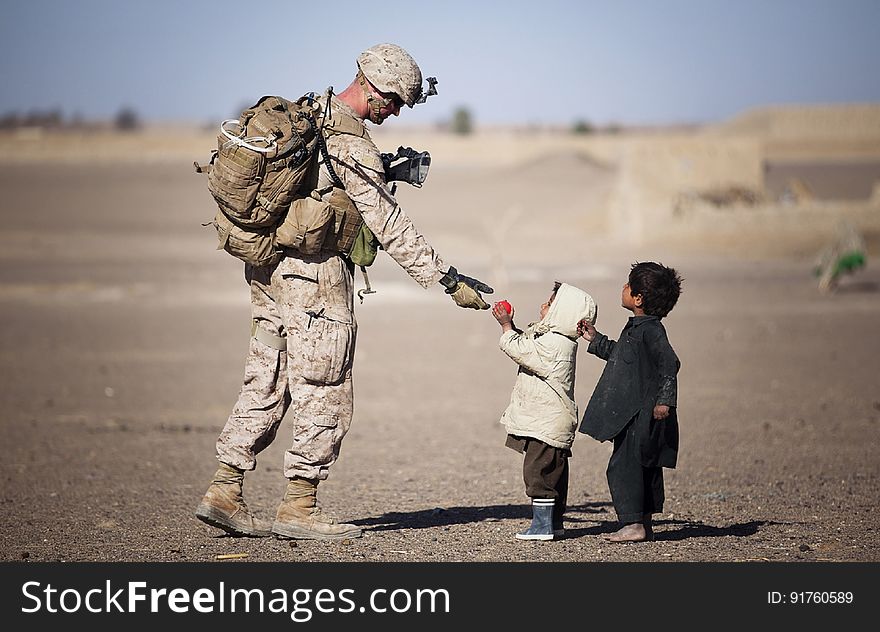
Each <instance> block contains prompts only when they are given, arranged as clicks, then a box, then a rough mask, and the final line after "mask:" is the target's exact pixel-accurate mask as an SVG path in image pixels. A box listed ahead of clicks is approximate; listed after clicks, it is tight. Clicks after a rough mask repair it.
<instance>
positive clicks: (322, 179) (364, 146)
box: [217, 97, 449, 480]
mask: <svg viewBox="0 0 880 632" xmlns="http://www.w3.org/2000/svg"><path fill="white" fill-rule="evenodd" d="M331 115H332V117H333V118H332V120H333V121H335V122H338V123H340V124H344V126H345V127H348V128H349V129H350V130H356V131H357V132H358V133H344V134H331V135H329V137H328V138H327V147H328V150H329V152H330V155H331V160H332V164H333V167H334V169H335V171H336V173H337V175H338V176H339V178H340V179H341V180H342V182H343V183H344V184H345V191H346V193H347V194H348V196H349V197H350V198H351V200H352V201H353V202H354V204H355V205H356V206H357V208H358V210H359V211H360V213H361V214H362V216H363V218H364V221H365V222H366V224H367V226H368V227H369V228H370V230H371V231H372V232H373V234H374V235H375V236H376V238H377V239H378V240H379V242H380V243H381V244H382V247H383V249H384V250H385V252H387V253H388V254H389V255H390V256H391V257H392V258H393V259H394V260H395V261H396V262H397V263H398V264H399V265H400V266H401V267H402V268H403V269H404V270H406V271H407V273H409V275H410V276H411V277H412V278H413V279H415V280H416V281H417V282H418V283H419V284H421V285H422V286H424V287H425V288H427V287H429V286H431V285H433V284H435V283H437V282H438V281H439V280H440V278H441V277H442V276H443V275H444V273H445V272H446V270H447V269H448V267H449V266H447V265H445V264H444V263H443V261H441V259H440V258H439V257H438V256H437V254H436V253H435V252H434V250H433V248H431V246H430V245H429V244H428V243H427V241H426V240H425V238H424V237H423V236H422V235H421V233H419V232H418V231H417V230H416V228H415V226H414V225H413V223H412V221H411V220H410V218H409V217H407V215H406V214H405V213H404V212H403V211H402V210H401V209H400V207H399V206H398V205H397V202H396V201H395V199H394V197H393V195H392V194H391V192H390V190H389V189H388V186H387V185H386V183H385V172H384V168H383V166H382V161H381V158H380V156H379V150H378V149H377V148H376V145H375V144H374V143H373V141H372V140H371V139H370V136H369V134H368V133H367V131H366V129H365V127H364V126H363V122H362V121H361V119H359V118H358V117H356V116H355V113H354V111H353V110H352V109H351V108H350V107H349V106H348V105H346V104H345V103H343V102H342V101H340V100H338V99H336V98H335V97H333V98H332V101H331ZM330 183H331V179H330V176H329V174H328V173H327V169H326V167H324V166H323V165H322V167H321V169H320V172H319V177H318V188H319V189H320V188H322V187H324V186H326V185H329V184H330ZM352 270H353V267H352V266H351V265H350V264H349V263H348V262H347V261H346V260H345V259H343V258H342V257H341V256H339V255H337V254H334V253H331V252H327V253H322V254H321V255H319V256H315V257H304V256H300V255H297V254H295V253H293V252H292V251H288V254H287V256H285V257H284V258H283V259H282V260H281V261H280V262H279V263H278V264H277V266H274V267H253V266H247V267H246V269H245V276H246V278H247V280H248V282H249V283H250V288H251V304H252V309H253V319H254V322H255V324H256V326H257V327H259V328H261V329H262V330H263V331H264V332H267V333H268V334H271V335H273V336H276V337H278V338H283V339H286V341H287V349H286V351H282V350H279V349H277V348H274V347H273V346H272V345H271V341H272V340H271V336H270V337H269V342H270V344H267V343H266V342H264V341H262V340H265V336H263V337H262V340H260V339H257V337H254V338H252V339H251V341H250V349H249V351H248V356H247V361H246V364H245V375H244V385H243V386H242V389H241V393H240V394H239V397H238V401H237V402H236V404H235V407H234V409H233V411H232V414H231V415H230V417H229V419H228V420H227V422H226V425H225V426H224V428H223V431H222V432H221V434H220V437H219V439H218V440H217V456H218V458H219V460H220V461H221V462H223V463H226V464H229V465H232V466H234V467H236V468H239V469H241V470H253V469H254V468H255V467H256V455H257V454H258V453H259V452H260V451H261V450H263V449H265V448H266V447H267V446H268V445H269V444H270V443H271V442H272V440H273V439H274V438H275V433H276V431H277V429H278V426H279V424H280V423H281V420H282V419H283V418H284V415H285V413H286V412H287V410H288V408H290V407H291V405H292V408H293V411H292V414H293V415H294V418H293V428H294V430H293V443H292V445H291V446H290V448H289V449H288V450H287V453H286V454H285V458H284V475H285V476H286V477H287V478H293V477H301V478H308V479H316V480H323V479H326V478H327V475H328V473H329V469H330V466H331V465H333V463H334V462H335V461H336V459H337V457H338V456H339V448H340V445H341V443H342V439H343V438H344V437H345V434H346V432H348V429H349V427H350V425H351V418H352V411H353V399H352V398H353V392H352V363H353V359H354V349H355V339H356V337H357V322H356V320H355V317H354V292H353V288H354V283H353V279H352ZM276 346H280V345H276Z"/></svg>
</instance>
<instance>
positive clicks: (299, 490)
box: [272, 478, 363, 540]
mask: <svg viewBox="0 0 880 632" xmlns="http://www.w3.org/2000/svg"><path fill="white" fill-rule="evenodd" d="M317 489H318V481H313V480H309V479H307V478H292V479H290V481H289V482H288V483H287V491H285V493H284V499H283V500H282V501H281V504H280V505H278V513H277V514H276V516H275V523H274V524H273V525H272V533H274V534H276V535H280V536H282V537H284V538H294V539H297V540H344V539H346V538H359V537H361V535H362V534H363V533H362V531H361V528H360V527H358V526H357V525H354V524H346V523H339V522H336V520H335V519H334V518H333V517H332V516H330V515H328V514H326V513H324V512H323V510H322V509H321V508H320V507H319V506H318V499H317Z"/></svg>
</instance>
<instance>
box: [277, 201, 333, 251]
mask: <svg viewBox="0 0 880 632" xmlns="http://www.w3.org/2000/svg"><path fill="white" fill-rule="evenodd" d="M334 218H335V214H334V212H333V209H331V208H330V205H329V204H328V203H327V202H325V201H323V200H322V199H321V197H320V196H319V195H317V192H314V191H313V192H312V195H309V196H306V197H301V198H297V199H295V200H294V201H293V202H292V203H291V205H290V210H289V211H288V212H287V217H285V219H284V221H283V222H282V223H281V225H280V226H279V227H278V230H277V232H276V235H275V242H276V244H277V245H279V246H284V247H285V248H292V249H294V250H296V251H297V252H299V253H301V254H304V255H316V254H318V253H319V252H321V251H322V250H323V249H324V241H325V239H326V238H327V233H328V232H329V230H330V227H331V226H332V225H333V220H334Z"/></svg>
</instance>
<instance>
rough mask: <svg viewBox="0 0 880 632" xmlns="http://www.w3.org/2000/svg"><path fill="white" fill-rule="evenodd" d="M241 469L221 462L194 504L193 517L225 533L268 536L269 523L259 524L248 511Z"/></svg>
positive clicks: (253, 536) (269, 532) (254, 536)
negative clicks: (206, 487)
mask: <svg viewBox="0 0 880 632" xmlns="http://www.w3.org/2000/svg"><path fill="white" fill-rule="evenodd" d="M243 483H244V471H243V470H239V469H238V468H235V467H232V466H231V465H226V464H225V463H221V464H220V468H219V469H218V470H217V473H216V474H214V480H213V481H211V486H210V487H209V488H208V491H207V492H205V497H204V498H202V502H200V503H199V506H198V507H196V518H198V519H199V520H201V521H202V522H207V523H208V524H209V525H211V526H212V527H217V528H218V529H223V530H224V531H226V533H229V534H231V535H237V536H247V537H251V538H264V537H266V536H269V535H271V534H272V533H271V531H270V530H269V527H268V525H264V524H261V523H260V522H259V521H257V519H256V518H254V516H253V515H252V514H251V512H250V510H249V509H248V506H247V505H246V504H245V502H244V498H242V495H241V486H242V484H243Z"/></svg>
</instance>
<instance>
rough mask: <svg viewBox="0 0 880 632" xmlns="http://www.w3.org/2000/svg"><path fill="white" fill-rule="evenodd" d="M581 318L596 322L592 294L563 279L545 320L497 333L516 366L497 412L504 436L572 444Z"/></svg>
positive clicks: (505, 351) (555, 445) (575, 424)
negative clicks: (508, 391) (505, 403)
mask: <svg viewBox="0 0 880 632" xmlns="http://www.w3.org/2000/svg"><path fill="white" fill-rule="evenodd" d="M582 319H587V320H589V321H590V322H591V323H595V322H596V303H595V301H593V297H591V296H590V295H589V294H587V293H586V292H584V291H583V290H579V289H578V288H576V287H573V286H571V285H567V284H565V283H563V284H562V285H561V286H560V287H559V290H557V292H556V297H555V298H554V299H553V302H552V303H551V304H550V309H548V310H547V315H546V316H545V317H544V318H543V319H541V320H540V321H539V322H537V323H532V324H530V325H529V326H528V327H527V328H526V330H525V331H524V332H523V333H517V332H516V331H508V332H505V333H504V334H502V335H501V341H500V347H501V350H502V351H504V353H506V354H507V355H508V356H510V358H511V359H512V360H513V361H514V362H516V363H517V364H518V365H519V372H518V373H517V376H516V383H515V384H514V386H513V394H512V395H511V397H510V405H509V406H508V407H507V409H506V410H505V411H504V414H503V415H501V423H503V424H504V425H505V427H506V428H507V432H508V434H512V435H516V436H518V437H532V438H535V439H538V440H540V441H543V442H544V443H546V444H548V445H551V446H553V447H556V448H571V446H572V444H573V443H574V433H575V429H576V426H577V422H578V413H577V404H576V403H575V401H574V378H575V359H576V357H577V324H578V322H579V321H580V320H582ZM554 387H555V388H554Z"/></svg>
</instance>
